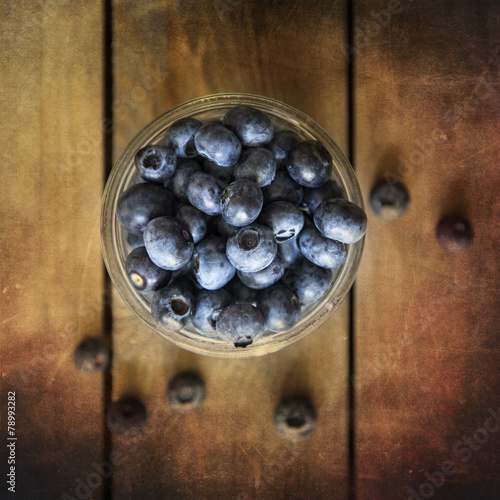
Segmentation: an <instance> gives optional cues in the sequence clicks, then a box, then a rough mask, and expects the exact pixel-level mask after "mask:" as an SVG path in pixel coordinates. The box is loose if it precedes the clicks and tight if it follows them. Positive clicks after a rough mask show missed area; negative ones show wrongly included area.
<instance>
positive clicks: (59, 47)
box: [0, 0, 104, 499]
mask: <svg viewBox="0 0 500 500" xmlns="http://www.w3.org/2000/svg"><path fill="white" fill-rule="evenodd" d="M102 12H103V6H102V2H98V1H96V2H84V3H81V2H69V1H65V0H57V1H53V2H37V3H33V4H30V6H29V8H28V6H27V5H25V2H7V4H6V5H3V7H2V20H1V22H2V29H1V35H0V37H1V38H0V45H1V46H2V53H1V55H0V73H1V74H2V78H1V92H0V96H1V97H0V99H1V108H2V113H1V115H0V128H1V130H2V134H1V137H0V142H1V148H0V149H1V155H2V183H3V186H4V187H3V190H2V195H1V197H0V214H1V219H2V237H1V242H0V245H1V255H2V259H1V269H2V272H1V276H0V283H1V284H0V290H1V299H0V302H1V305H0V307H1V332H2V341H1V363H2V366H1V374H2V393H1V415H2V418H1V421H2V428H1V443H2V485H1V492H2V493H1V495H0V496H2V498H7V497H8V496H9V495H10V494H11V493H10V492H9V491H7V486H8V485H7V484H6V479H5V478H6V474H7V469H6V467H7V466H8V464H7V456H6V454H5V453H4V452H5V449H6V448H5V446H6V443H7V441H6V439H7V436H6V432H7V419H6V416H7V409H6V408H7V393H8V391H15V393H16V425H15V433H16V436H17V441H15V443H16V450H15V453H16V463H15V467H16V485H15V492H16V495H12V497H13V498H37V499H45V498H47V499H48V498H51V499H52V498H60V497H61V495H64V494H68V495H70V496H71V497H72V498H74V495H77V497H78V498H84V496H81V495H86V489H85V487H84V486H81V489H80V490H77V491H76V492H75V490H76V489H77V488H78V486H80V483H79V482H78V481H79V480H81V481H83V482H86V481H87V478H88V477H89V476H88V475H89V474H90V473H92V472H95V470H94V468H93V466H92V463H93V462H97V463H99V462H101V461H102V459H103V432H102V431H103V376H102V373H92V374H88V373H83V372H80V371H79V370H77V369H76V367H75V365H74V362H73V351H74V349H75V347H76V345H77V344H78V343H79V341H80V340H81V339H82V338H84V337H86V336H88V335H91V336H99V335H100V334H101V331H102V326H103V317H102V309H103V277H104V271H103V265H102V257H101V252H100V243H99V240H100V238H99V208H100V199H101V193H102V189H103V147H102V127H101V123H102V110H103V103H102V94H103V91H102V78H103V64H102V61H103V54H102V37H103V16H102ZM101 479H102V478H101ZM92 480H94V483H93V484H97V481H98V478H96V477H92V478H91V481H92ZM4 494H5V496H4ZM89 494H90V492H89ZM92 498H102V487H97V486H96V487H95V489H93V490H92Z"/></svg>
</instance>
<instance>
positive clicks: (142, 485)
mask: <svg viewBox="0 0 500 500" xmlns="http://www.w3.org/2000/svg"><path fill="white" fill-rule="evenodd" d="M219 14H220V15H221V16H222V18H220V17H219ZM114 26H115V29H114V81H115V99H116V100H117V101H129V102H131V104H130V105H129V106H128V112H125V110H123V109H122V110H120V113H121V114H122V115H123V118H122V119H118V117H117V119H116V132H115V157H116V156H117V155H118V154H119V153H120V151H121V150H122V149H123V148H124V147H125V146H126V144H127V143H128V141H130V139H131V138H132V137H133V136H134V135H135V134H136V133H137V131H138V130H139V129H140V128H141V127H142V126H143V125H145V124H146V123H147V122H149V121H150V120H151V119H153V118H155V117H156V116H158V115H159V114H161V113H162V112H164V111H165V110H167V109H169V108H170V107H172V106H174V105H176V104H180V103H182V102H184V101H186V100H188V99H192V98H195V97H200V96H202V95H206V94H211V93H218V92H248V93H254V94H260V95H266V96H269V97H273V98H277V99H279V100H282V101H284V102H286V103H288V104H291V105H292V106H295V107H297V108H298V109H300V110H302V111H304V112H306V113H307V114H309V115H310V116H312V117H313V118H314V119H316V120H317V121H318V122H319V123H320V124H321V125H322V126H324V127H325V128H326V130H327V131H328V132H329V133H330V134H331V135H332V136H333V137H334V138H335V139H336V140H337V141H338V143H339V144H340V145H341V146H342V147H343V148H344V149H345V148H346V147H347V72H346V68H347V64H346V61H345V59H344V57H343V55H342V52H341V50H340V48H339V47H340V44H341V42H342V41H344V40H346V6H345V4H344V3H343V2H333V3H332V2H319V3H318V5H316V6H311V5H310V4H307V3H304V2H275V3H274V4H264V3H262V2H251V1H246V2H242V3H241V4H240V5H237V6H234V8H231V9H228V10H227V11H224V12H222V11H221V10H220V9H219V10H218V9H217V8H216V7H215V3H213V2H198V3H194V2H193V3H187V4H182V6H181V4H174V3H170V4H165V3H163V2H156V3H153V4H150V5H149V7H148V8H147V9H145V8H144V6H142V5H139V4H136V3H133V2H115V3H114ZM150 74H151V75H153V78H152V82H155V81H157V82H158V85H155V84H154V83H152V82H151V81H150V80H147V76H148V75H150ZM134 89H135V92H134V94H135V95H136V96H139V95H141V89H142V90H146V92H144V99H140V105H137V106H135V105H134V104H135V102H136V101H134V99H133V97H132V95H133V94H132V91H134ZM138 104H139V103H138ZM116 114H117V115H118V110H117V113H116ZM113 339H114V365H113V381H114V384H113V398H114V399H118V398H120V397H122V396H124V395H129V394H131V395H136V396H138V397H139V398H140V399H141V400H142V401H143V402H144V403H145V404H146V407H147V409H148V412H149V413H150V415H151V418H150V419H149V422H148V424H147V426H146V429H145V432H144V434H143V436H142V437H140V438H137V439H136V441H132V442H124V441H123V440H120V439H119V438H116V439H115V440H114V447H115V449H116V450H120V451H122V452H123V453H124V457H125V460H124V463H123V465H122V466H120V468H119V469H117V471H116V474H115V477H114V480H113V491H114V495H116V498H137V496H138V495H143V496H149V497H155V498H159V497H165V498H236V497H237V496H238V495H239V498H254V497H257V496H258V497H259V498H290V497H294V498H311V496H313V497H315V498H331V496H332V495H335V497H336V498H346V497H347V487H348V439H347V438H348V408H347V404H348V401H347V393H348V385H347V384H348V366H347V362H348V303H347V302H346V303H345V304H344V305H343V306H342V308H341V309H340V310H339V311H338V312H337V313H336V314H335V315H334V317H333V318H331V319H330V320H329V321H328V322H327V323H326V324H325V325H324V326H323V327H322V328H321V329H320V331H318V332H316V333H315V334H314V335H311V336H310V337H309V338H307V339H305V340H303V341H301V342H299V343H298V344H297V345H295V346H292V347H289V348H287V349H285V350H284V351H282V352H280V353H277V354H273V355H269V356H266V357H263V358H258V359H255V360H233V361H231V360H218V359H211V358H208V357H203V356H198V355H194V354H190V353H187V352H184V351H182V350H180V349H178V348H176V347H175V346H173V345H171V344H170V343H168V342H166V341H165V340H163V339H161V338H159V337H157V336H156V335H155V334H154V333H153V332H151V331H150V330H148V329H147V328H144V327H143V326H142V325H141V324H140V323H139V321H138V320H137V319H136V318H134V317H133V316H132V314H131V313H130V312H129V311H128V310H126V309H125V306H124V305H123V303H120V301H119V299H118V298H117V299H116V301H115V305H114V320H113ZM185 369H192V370H196V371H198V372H199V373H200V374H201V375H202V376H203V378H204V379H205V382H206V384H207V399H206V402H205V404H204V405H203V406H202V407H201V408H200V409H199V410H197V411H196V412H194V413H192V414H182V415H179V414H175V413H174V412H173V410H171V409H170V408H169V407H168V405H167V403H166V388H167V384H168V382H169V380H170V379H171V377H172V376H173V375H175V374H176V373H178V372H179V371H183V370H185ZM295 392H299V393H305V394H307V395H309V396H310V398H311V399H312V401H313V403H314V405H315V406H316V409H317V411H318V427H317V429H316V431H315V432H314V433H313V435H312V436H311V437H310V438H309V439H307V440H306V441H304V442H303V443H299V444H296V445H292V444H290V443H287V442H286V441H284V440H282V439H281V438H279V437H278V436H277V434H276V432H275V430H274V427H273V424H272V414H273V411H274V408H275V406H276V405H277V404H278V402H279V400H280V397H281V396H282V395H287V394H291V393H295Z"/></svg>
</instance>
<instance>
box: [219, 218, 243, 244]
mask: <svg viewBox="0 0 500 500" xmlns="http://www.w3.org/2000/svg"><path fill="white" fill-rule="evenodd" d="M216 223H217V231H218V233H219V235H220V236H222V237H223V238H226V239H227V238H229V237H230V236H231V235H232V234H233V233H234V232H235V231H236V229H238V228H237V227H236V226H233V225H232V224H228V223H227V222H226V221H225V220H224V219H223V217H222V215H218V216H217V218H216Z"/></svg>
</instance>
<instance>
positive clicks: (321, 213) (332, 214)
mask: <svg viewBox="0 0 500 500" xmlns="http://www.w3.org/2000/svg"><path fill="white" fill-rule="evenodd" d="M314 223H315V224H316V227H317V228H318V229H319V230H320V231H321V233H322V234H323V235H325V236H326V237H327V238H331V239H332V240H337V241H341V242H342V243H347V244H352V243H356V242H357V241H359V240H360V239H361V238H363V236H364V235H365V232H366V214H365V212H364V211H363V209H362V208H360V207H358V206H357V205H354V203H351V202H350V201H347V200H342V199H340V198H334V199H332V200H325V201H323V202H321V203H320V205H319V206H318V208H317V209H316V211H315V212H314Z"/></svg>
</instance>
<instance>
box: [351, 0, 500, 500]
mask: <svg viewBox="0 0 500 500" xmlns="http://www.w3.org/2000/svg"><path fill="white" fill-rule="evenodd" d="M389 5H392V7H394V5H395V3H392V4H391V2H389V4H385V3H383V2H378V3H376V2H368V3H365V2H356V3H355V28H354V29H355V33H356V35H357V37H358V38H357V39H355V40H357V44H356V43H355V44H354V49H355V54H354V84H355V87H354V90H355V93H354V98H355V116H354V119H355V135H354V145H355V160H354V161H355V166H356V168H357V173H358V177H359V180H360V183H361V186H362V190H363V195H364V197H365V199H368V196H369V191H370V189H371V187H372V186H373V184H374V183H375V182H376V181H377V180H379V178H383V177H385V176H393V177H396V178H398V179H400V180H402V181H403V182H404V183H405V184H406V186H407V187H408V189H409V192H410V197H411V202H410V208H409V210H408V212H407V213H406V214H405V215H404V216H403V217H402V218H401V219H399V220H396V221H392V222H391V221H382V220H380V219H377V218H376V217H375V216H374V215H373V213H372V212H369V214H368V215H369V230H368V234H367V240H366V245H365V254H364V257H363V263H362V266H361V269H360V273H359V275H358V279H357V282H356V287H357V289H356V302H355V354H356V363H355V364H356V377H355V382H356V386H355V389H356V409H357V410H356V434H355V435H356V441H355V446H356V458H357V460H356V467H357V498H359V499H365V498H366V499H370V500H372V499H386V498H409V497H410V494H411V491H410V490H409V488H412V489H413V490H414V491H415V492H417V493H418V495H419V497H420V498H429V496H425V495H430V494H431V493H432V491H433V490H434V493H432V494H435V495H436V496H435V498H443V499H454V500H456V499H466V498H467V499H468V498H478V499H479V498H480V499H493V498H498V496H497V495H498V488H499V486H500V474H499V470H500V469H499V467H498V443H499V439H500V433H499V432H496V433H495V432H490V433H489V435H488V437H487V439H486V438H485V435H484V433H483V431H481V430H480V429H484V427H485V422H488V423H490V426H492V427H495V426H494V423H493V424H492V423H491V420H490V421H487V420H486V419H487V418H488V417H489V416H490V414H489V410H490V409H491V410H494V411H495V412H498V409H499V406H500V399H499V388H500V385H499V383H500V371H499V361H500V349H499V338H498V322H499V315H498V311H499V307H498V306H499V302H498V288H499V280H498V245H499V236H500V231H499V226H498V217H499V211H500V198H499V196H498V189H497V188H495V187H493V186H497V187H498V185H499V180H500V176H499V170H498V158H499V153H500V141H499V137H498V133H497V132H496V130H497V128H498V123H499V118H500V110H499V107H498V103H499V99H498V98H499V95H498V85H497V83H498V77H499V75H500V74H499V68H500V66H499V58H498V53H499V52H498V49H499V38H498V6H497V5H496V3H495V2H479V3H478V2H472V1H471V2H459V3H452V2H430V1H429V2H428V1H425V2H410V1H406V2H403V1H401V2H400V3H399V4H398V5H399V7H397V8H396V9H395V10H396V11H397V12H396V11H394V12H393V14H392V15H391V16H390V21H389V22H387V21H384V23H385V24H386V26H381V24H380V23H379V26H378V28H376V27H373V26H374V24H373V23H374V16H373V12H375V13H380V10H381V9H385V10H386V11H387V9H388V7H389ZM379 19H387V17H379ZM370 23H371V24H370ZM384 23H382V24H384ZM370 26H371V27H370ZM360 33H363V34H364V35H365V38H363V35H361V34H360ZM367 34H369V35H367ZM448 213H460V214H461V215H463V216H465V217H466V218H467V219H468V220H469V221H470V222H471V224H472V227H473V230H474V235H475V236H474V241H473V244H472V246H471V247H470V249H469V250H468V251H466V252H464V253H463V254H460V255H452V254H449V253H447V252H446V251H444V250H443V249H442V248H441V247H440V246H439V245H438V244H437V242H436V240H435V237H434V231H435V227H436V224H437V223H438V221H439V220H440V218H441V217H442V216H444V215H447V214H448ZM493 422H495V421H494V420H493ZM474 432H476V436H477V439H478V440H480V441H483V439H486V440H485V441H484V442H482V443H481V444H480V445H477V444H475V443H473V447H475V448H476V449H475V450H474V451H472V450H470V449H469V452H467V451H466V448H467V446H466V445H465V444H464V443H463V439H464V438H467V437H473V435H474ZM457 443H458V444H457ZM469 453H470V456H469ZM447 461H449V462H453V464H454V467H455V468H454V469H453V470H454V472H453V473H452V474H450V475H447V476H444V475H443V477H444V478H445V482H444V484H440V485H439V486H436V485H434V486H433V485H432V484H430V483H429V478H428V477H427V475H426V474H433V473H434V472H435V471H441V470H442V464H443V463H444V462H447ZM439 474H442V473H441V472H440V473H439ZM439 474H438V475H437V476H435V477H438V476H439ZM424 483H428V484H427V485H424ZM438 483H439V481H438ZM415 498H418V497H415Z"/></svg>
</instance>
